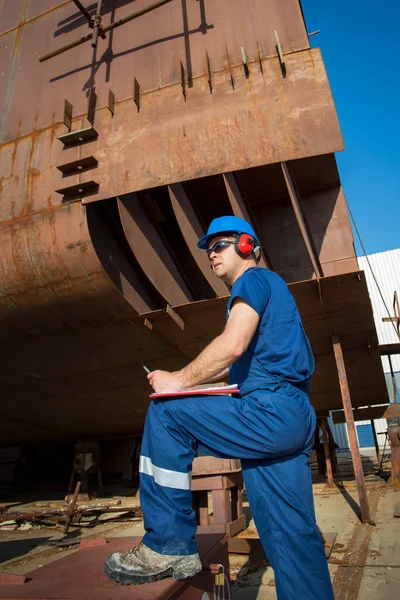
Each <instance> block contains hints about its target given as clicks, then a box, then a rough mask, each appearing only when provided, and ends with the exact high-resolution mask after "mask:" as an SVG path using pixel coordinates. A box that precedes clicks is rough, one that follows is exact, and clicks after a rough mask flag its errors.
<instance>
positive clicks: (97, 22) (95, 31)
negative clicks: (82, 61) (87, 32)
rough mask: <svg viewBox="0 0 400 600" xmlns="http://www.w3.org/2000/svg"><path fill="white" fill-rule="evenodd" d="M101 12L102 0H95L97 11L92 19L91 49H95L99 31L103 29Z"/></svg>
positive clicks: (103, 35)
mask: <svg viewBox="0 0 400 600" xmlns="http://www.w3.org/2000/svg"><path fill="white" fill-rule="evenodd" d="M102 10H103V0H97V10H96V16H95V18H94V29H93V40H92V48H96V46H97V40H98V39H99V33H100V30H101V31H103V28H102V26H101V14H102ZM102 37H105V34H104V32H103V34H102Z"/></svg>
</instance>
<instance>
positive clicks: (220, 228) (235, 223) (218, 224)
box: [197, 217, 259, 250]
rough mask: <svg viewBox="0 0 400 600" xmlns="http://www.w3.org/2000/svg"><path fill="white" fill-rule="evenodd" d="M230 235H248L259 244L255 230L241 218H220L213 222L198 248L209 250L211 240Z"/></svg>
mask: <svg viewBox="0 0 400 600" xmlns="http://www.w3.org/2000/svg"><path fill="white" fill-rule="evenodd" d="M228 233H248V234H249V235H251V236H252V237H253V238H254V239H255V240H256V242H258V239H257V236H256V234H255V233H254V229H253V228H252V226H251V225H250V224H249V223H248V222H247V221H245V220H244V219H241V218H240V217H218V218H217V219H214V220H213V221H211V223H210V226H209V228H208V231H207V233H206V235H203V237H202V238H200V239H199V241H198V242H197V247H198V248H201V249H202V250H207V249H208V241H209V239H210V238H213V237H215V236H216V235H221V234H228ZM258 243H259V242H258Z"/></svg>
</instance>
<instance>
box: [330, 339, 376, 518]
mask: <svg viewBox="0 0 400 600" xmlns="http://www.w3.org/2000/svg"><path fill="white" fill-rule="evenodd" d="M332 343H333V351H334V353H335V360H336V367H337V371H338V377H339V385H340V392H341V395H342V401H343V408H344V414H345V416H346V423H347V430H348V434H349V442H350V450H351V458H352V460H353V466H354V475H355V478H356V485H357V492H358V499H359V502H360V509H361V520H362V522H363V523H370V524H371V525H374V522H373V520H372V518H371V513H370V509H369V502H368V495H367V488H366V487H365V479H364V471H363V467H362V462H361V456H360V449H359V447H358V441H357V433H356V426H355V424H354V415H353V408H352V405H351V397H350V390H349V384H348V381H347V374H346V367H345V365H344V358H343V351H342V345H341V343H340V338H339V336H338V335H334V336H332Z"/></svg>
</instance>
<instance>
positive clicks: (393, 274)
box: [358, 248, 400, 373]
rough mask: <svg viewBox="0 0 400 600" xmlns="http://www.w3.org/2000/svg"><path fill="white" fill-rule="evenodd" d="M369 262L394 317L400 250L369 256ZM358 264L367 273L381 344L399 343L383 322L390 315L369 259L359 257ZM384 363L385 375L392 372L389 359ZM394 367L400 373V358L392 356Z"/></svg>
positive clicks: (389, 325) (393, 332)
mask: <svg viewBox="0 0 400 600" xmlns="http://www.w3.org/2000/svg"><path fill="white" fill-rule="evenodd" d="M368 260H369V263H370V265H371V267H372V270H373V272H374V274H375V277H376V279H377V281H378V284H379V287H380V289H381V292H382V295H383V297H384V299H385V302H386V304H387V307H388V308H389V311H390V316H391V317H393V294H394V292H395V291H397V294H398V296H399V298H400V248H397V249H395V250H388V251H387V252H378V253H377V254H369V255H368ZM358 263H359V265H360V269H363V270H364V271H365V277H366V280H367V285H368V290H369V293H370V297H371V303H372V308H373V310H374V320H375V326H376V330H377V332H378V339H379V343H380V344H390V343H393V342H398V341H399V338H398V337H397V335H396V332H395V331H394V329H393V325H392V324H391V323H390V322H386V323H385V322H383V321H382V318H384V317H388V314H387V310H386V308H385V306H384V303H383V302H382V298H381V297H380V294H379V291H378V288H377V285H376V283H375V281H374V278H373V276H372V273H371V269H370V266H369V264H368V261H367V258H366V257H365V256H361V257H358ZM382 362H383V367H384V370H385V373H388V372H389V371H390V369H389V362H388V359H387V358H386V357H383V361H382ZM392 365H393V369H394V371H400V356H392Z"/></svg>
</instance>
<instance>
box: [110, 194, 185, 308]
mask: <svg viewBox="0 0 400 600" xmlns="http://www.w3.org/2000/svg"><path fill="white" fill-rule="evenodd" d="M118 209H119V213H120V217H121V222H122V227H123V229H124V232H125V236H126V239H127V240H128V243H129V245H130V247H131V249H132V252H133V254H134V255H135V257H136V259H137V261H138V262H139V264H140V266H141V267H142V269H143V271H144V273H145V274H146V276H147V277H148V278H149V279H150V281H151V282H152V284H153V285H154V287H155V288H156V289H157V290H158V292H159V293H160V294H161V295H162V296H163V297H164V298H165V300H166V301H167V303H168V304H171V305H172V306H174V305H176V304H185V303H186V302H191V301H192V300H193V296H192V294H191V292H190V290H189V289H188V287H187V285H186V283H185V280H184V279H183V277H182V275H181V273H180V271H179V269H178V267H177V265H176V263H175V260H174V258H173V256H172V254H171V252H170V250H169V248H168V247H167V246H166V245H165V243H164V241H163V240H162V238H161V236H160V234H159V233H158V230H157V228H156V227H155V226H154V224H153V223H152V221H151V220H150V218H149V217H148V215H147V213H146V211H145V210H144V208H143V207H142V205H141V204H140V201H139V197H138V195H137V194H136V193H134V194H127V195H125V196H121V197H119V198H118Z"/></svg>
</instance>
